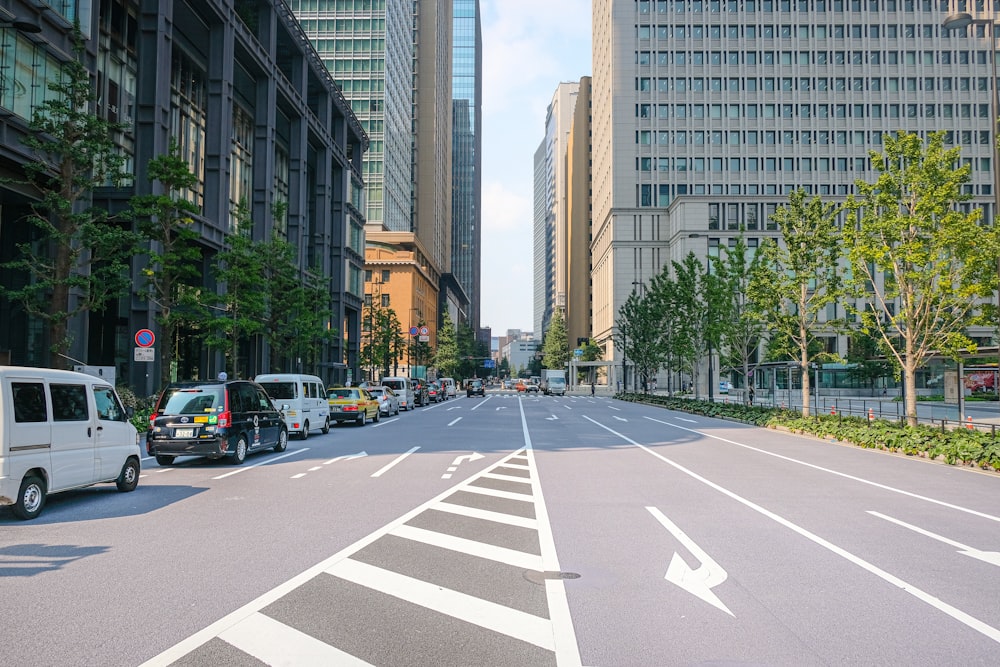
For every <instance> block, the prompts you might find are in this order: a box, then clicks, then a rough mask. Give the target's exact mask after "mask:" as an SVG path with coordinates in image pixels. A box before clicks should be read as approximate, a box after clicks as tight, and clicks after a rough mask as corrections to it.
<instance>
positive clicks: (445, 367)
mask: <svg viewBox="0 0 1000 667" xmlns="http://www.w3.org/2000/svg"><path fill="white" fill-rule="evenodd" d="M459 363H460V360H459V358H458V338H457V335H456V332H455V324H454V322H452V321H451V314H450V313H449V312H448V311H447V310H445V311H444V314H443V315H442V316H441V328H440V330H439V331H438V335H437V350H436V351H435V353H434V365H435V366H436V367H437V371H438V377H454V376H455V373H456V372H457V371H458V368H459Z"/></svg>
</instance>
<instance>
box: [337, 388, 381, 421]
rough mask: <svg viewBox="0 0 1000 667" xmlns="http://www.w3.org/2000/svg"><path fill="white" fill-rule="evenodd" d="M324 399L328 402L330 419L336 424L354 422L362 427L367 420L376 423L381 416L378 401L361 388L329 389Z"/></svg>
mask: <svg viewBox="0 0 1000 667" xmlns="http://www.w3.org/2000/svg"><path fill="white" fill-rule="evenodd" d="M326 397H327V399H329V402H330V419H332V420H335V421H336V422H337V423H338V424H340V423H341V422H354V423H355V424H357V425H358V426H364V425H365V424H367V423H368V420H369V419H370V420H371V421H373V422H377V421H378V418H379V415H380V414H381V411H380V408H379V403H378V401H376V400H375V399H374V398H372V395H371V394H369V393H368V390H367V389H362V388H361V387H330V388H329V389H327V390H326Z"/></svg>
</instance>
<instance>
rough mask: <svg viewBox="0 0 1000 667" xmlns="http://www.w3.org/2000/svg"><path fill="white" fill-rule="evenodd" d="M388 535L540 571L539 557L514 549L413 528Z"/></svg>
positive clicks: (408, 527)
mask: <svg viewBox="0 0 1000 667" xmlns="http://www.w3.org/2000/svg"><path fill="white" fill-rule="evenodd" d="M389 534H390V535H395V536H396V537H405V538H406V539H408V540H413V541H414V542H422V543H423V544H429V545H431V546H433V547H441V548H442V549H448V550H449V551H457V552H458V553H462V554H467V555H469V556H476V557H478V558H486V559H488V560H492V561H496V562H498V563H504V564H506V565H513V566H514V567H521V568H524V569H526V570H538V571H541V570H542V557H541V556H536V555H535V554H529V553H525V552H523V551H516V550H514V549H506V548H504V547H498V546H494V545H492V544H485V543H483V542H476V541H475V540H468V539H465V538H464V537H455V536H454V535H445V534H444V533H437V532H435V531H433V530H426V529H424V528H416V527H414V526H399V527H398V528H396V529H395V530H393V531H392V532H391V533H389Z"/></svg>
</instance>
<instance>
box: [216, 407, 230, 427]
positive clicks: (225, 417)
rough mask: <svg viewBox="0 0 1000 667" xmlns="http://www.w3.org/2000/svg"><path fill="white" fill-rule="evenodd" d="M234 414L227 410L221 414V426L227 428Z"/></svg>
mask: <svg viewBox="0 0 1000 667" xmlns="http://www.w3.org/2000/svg"><path fill="white" fill-rule="evenodd" d="M232 418H233V417H232V415H231V414H230V413H229V412H228V411H226V412H223V413H221V414H220V415H219V428H226V427H227V426H229V423H230V421H231V420H232Z"/></svg>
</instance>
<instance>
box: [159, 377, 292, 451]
mask: <svg viewBox="0 0 1000 667" xmlns="http://www.w3.org/2000/svg"><path fill="white" fill-rule="evenodd" d="M287 446H288V428H287V427H286V426H285V420H284V418H283V417H282V414H281V412H280V411H279V410H278V408H277V407H275V405H274V402H273V401H271V398H270V397H269V396H268V395H267V392H266V391H264V388H263V387H261V386H260V385H259V384H257V383H256V382H250V381H248V380H221V381H217V380H208V381H205V382H180V383H175V384H170V385H168V386H167V387H166V388H165V389H164V390H163V391H162V392H161V393H160V397H159V398H158V399H157V401H156V407H155V409H154V410H153V414H152V415H150V418H149V432H148V433H147V435H146V451H147V452H148V453H149V454H150V455H152V456H155V457H156V462H157V463H158V464H160V465H161V466H168V465H170V464H171V463H173V462H174V459H175V458H176V457H178V456H207V457H208V458H210V459H220V458H222V457H224V456H228V457H230V458H231V459H232V460H233V462H234V463H237V464H239V463H243V461H244V459H246V457H247V454H249V453H251V452H256V451H259V450H262V449H273V450H274V451H276V452H283V451H285V448H286V447H287Z"/></svg>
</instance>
